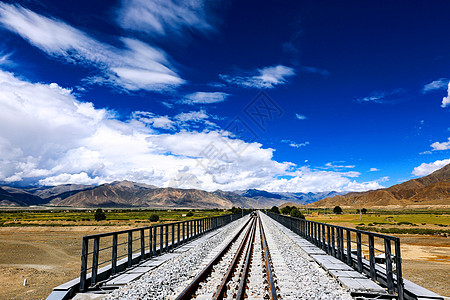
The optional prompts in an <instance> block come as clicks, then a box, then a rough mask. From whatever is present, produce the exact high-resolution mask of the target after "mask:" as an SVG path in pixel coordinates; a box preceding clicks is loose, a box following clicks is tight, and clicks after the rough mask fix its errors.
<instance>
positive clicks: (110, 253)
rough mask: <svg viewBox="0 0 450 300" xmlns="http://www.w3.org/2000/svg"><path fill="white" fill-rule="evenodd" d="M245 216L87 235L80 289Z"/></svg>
mask: <svg viewBox="0 0 450 300" xmlns="http://www.w3.org/2000/svg"><path fill="white" fill-rule="evenodd" d="M241 216H242V215H241V214H228V215H222V216H218V217H210V218H202V219H194V220H188V221H181V222H174V223H166V224H160V225H153V226H147V227H141V228H135V229H129V230H122V231H116V232H110V233H101V234H94V235H88V236H84V237H83V244H82V253H81V272H80V291H81V292H84V291H86V290H87V289H88V287H89V285H90V286H92V287H93V286H95V285H96V284H97V283H98V282H100V281H102V280H105V279H108V278H109V277H110V276H113V275H115V274H118V273H119V272H121V271H123V270H125V269H126V268H129V267H131V266H133V265H136V264H138V263H139V262H141V261H143V260H145V259H147V258H150V257H153V256H157V255H161V254H164V253H167V252H169V251H171V250H173V249H174V248H176V247H178V246H180V245H182V244H184V243H186V242H188V241H190V240H192V239H194V238H196V237H199V236H201V235H203V234H205V233H207V232H209V231H211V230H214V229H216V228H219V227H221V226H224V225H226V224H228V223H230V222H231V221H234V220H237V219H239V218H240V217H241ZM88 272H90V274H88Z"/></svg>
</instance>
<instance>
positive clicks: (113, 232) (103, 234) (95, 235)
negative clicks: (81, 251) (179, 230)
mask: <svg viewBox="0 0 450 300" xmlns="http://www.w3.org/2000/svg"><path fill="white" fill-rule="evenodd" d="M232 215H236V214H224V215H220V216H214V217H205V218H198V219H189V220H185V221H176V222H170V223H162V224H155V225H150V226H144V227H137V228H130V229H124V230H119V231H112V232H105V233H97V234H91V235H85V236H83V239H85V238H86V239H93V238H96V237H99V238H100V237H106V236H112V235H114V234H122V233H128V232H130V231H140V230H142V229H144V230H145V229H150V228H154V227H160V226H165V225H172V224H180V223H184V222H190V221H198V220H204V219H211V218H218V217H223V216H232Z"/></svg>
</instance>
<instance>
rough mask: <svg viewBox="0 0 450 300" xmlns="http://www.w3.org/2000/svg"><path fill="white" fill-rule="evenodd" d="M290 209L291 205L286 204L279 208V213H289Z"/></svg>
mask: <svg viewBox="0 0 450 300" xmlns="http://www.w3.org/2000/svg"><path fill="white" fill-rule="evenodd" d="M291 209H292V207H290V206H289V205H287V206H285V207H282V208H281V213H282V214H283V215H289V214H290V213H291Z"/></svg>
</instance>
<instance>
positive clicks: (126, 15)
mask: <svg viewBox="0 0 450 300" xmlns="http://www.w3.org/2000/svg"><path fill="white" fill-rule="evenodd" d="M208 8H209V7H208V3H207V2H206V1H176V0H153V1H146V0H123V1H122V6H121V8H120V10H119V12H118V22H119V24H120V25H121V26H122V27H123V28H125V29H131V30H136V31H142V32H145V33H147V34H150V35H166V34H168V33H174V34H177V35H181V33H182V32H183V31H185V30H190V31H200V32H209V31H212V30H213V29H214V27H213V26H212V25H211V24H210V20H208V17H209V19H211V15H212V13H211V11H210V10H209V9H208Z"/></svg>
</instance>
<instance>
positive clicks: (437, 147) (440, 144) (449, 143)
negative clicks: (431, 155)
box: [431, 138, 450, 151]
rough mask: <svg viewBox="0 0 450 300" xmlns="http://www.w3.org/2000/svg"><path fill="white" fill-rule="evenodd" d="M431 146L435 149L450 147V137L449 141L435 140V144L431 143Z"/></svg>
mask: <svg viewBox="0 0 450 300" xmlns="http://www.w3.org/2000/svg"><path fill="white" fill-rule="evenodd" d="M431 148H433V151H439V150H448V149H450V138H448V142H442V143H439V142H434V143H433V144H431Z"/></svg>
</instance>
